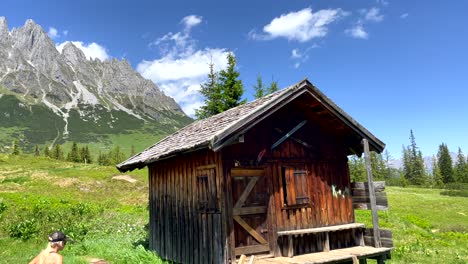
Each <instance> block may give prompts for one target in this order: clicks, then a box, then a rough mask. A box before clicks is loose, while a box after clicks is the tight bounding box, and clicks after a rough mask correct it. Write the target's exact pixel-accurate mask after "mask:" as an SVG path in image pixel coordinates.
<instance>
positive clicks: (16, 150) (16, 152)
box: [11, 140, 20, 156]
mask: <svg viewBox="0 0 468 264" xmlns="http://www.w3.org/2000/svg"><path fill="white" fill-rule="evenodd" d="M19 154H20V149H19V146H18V141H17V140H13V143H12V145H11V155H15V156H16V155H19Z"/></svg>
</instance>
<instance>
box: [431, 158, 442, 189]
mask: <svg viewBox="0 0 468 264" xmlns="http://www.w3.org/2000/svg"><path fill="white" fill-rule="evenodd" d="M432 182H433V184H434V185H435V186H439V187H440V186H442V185H444V183H443V181H442V175H441V174H440V168H439V165H438V164H437V157H436V156H432Z"/></svg>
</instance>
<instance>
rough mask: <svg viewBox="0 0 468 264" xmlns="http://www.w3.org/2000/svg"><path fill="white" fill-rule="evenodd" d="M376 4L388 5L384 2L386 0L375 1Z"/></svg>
mask: <svg viewBox="0 0 468 264" xmlns="http://www.w3.org/2000/svg"><path fill="white" fill-rule="evenodd" d="M377 3H378V4H381V5H383V6H387V5H388V4H389V3H388V1H386V0H377Z"/></svg>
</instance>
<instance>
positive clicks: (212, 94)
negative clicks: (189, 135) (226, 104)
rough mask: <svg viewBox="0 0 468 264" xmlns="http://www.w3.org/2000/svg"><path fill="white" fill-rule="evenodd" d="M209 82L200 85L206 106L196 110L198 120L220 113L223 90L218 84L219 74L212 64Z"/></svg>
mask: <svg viewBox="0 0 468 264" xmlns="http://www.w3.org/2000/svg"><path fill="white" fill-rule="evenodd" d="M209 67H210V72H209V73H208V80H207V81H206V82H205V83H203V84H201V85H200V93H201V94H202V95H203V97H204V98H205V104H204V105H202V106H201V107H200V108H199V109H196V110H195V116H196V117H197V119H204V118H207V117H210V116H213V115H216V114H218V113H220V110H219V109H220V104H221V90H220V86H219V83H218V74H217V73H216V72H215V71H214V64H213V63H210V64H209Z"/></svg>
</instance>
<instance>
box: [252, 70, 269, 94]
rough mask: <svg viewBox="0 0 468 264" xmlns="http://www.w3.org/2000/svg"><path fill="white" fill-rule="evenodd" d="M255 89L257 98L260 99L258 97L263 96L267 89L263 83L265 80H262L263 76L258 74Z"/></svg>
mask: <svg viewBox="0 0 468 264" xmlns="http://www.w3.org/2000/svg"><path fill="white" fill-rule="evenodd" d="M253 88H254V90H255V94H254V96H255V99H258V98H262V97H263V96H264V95H265V94H266V91H265V86H264V85H263V81H262V76H260V75H258V76H257V84H256V85H254V87H253Z"/></svg>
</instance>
